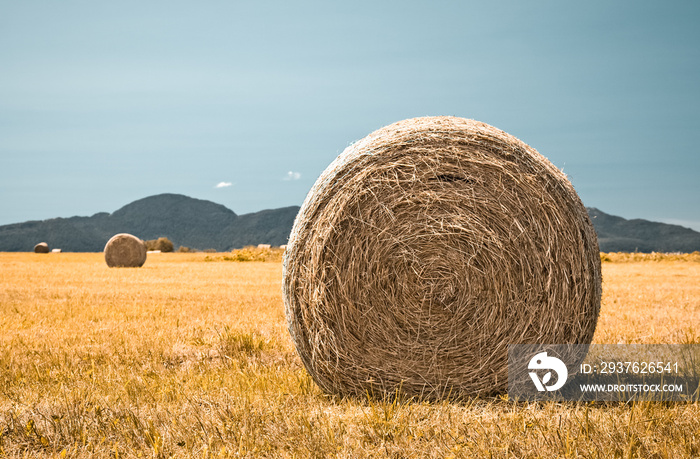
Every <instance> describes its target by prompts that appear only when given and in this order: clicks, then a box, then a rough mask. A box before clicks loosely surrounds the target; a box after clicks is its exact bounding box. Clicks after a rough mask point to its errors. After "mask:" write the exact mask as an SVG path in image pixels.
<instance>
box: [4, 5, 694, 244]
mask: <svg viewBox="0 0 700 459" xmlns="http://www.w3.org/2000/svg"><path fill="white" fill-rule="evenodd" d="M698 24H700V2H697V1H684V2H669V1H664V2H660V1H658V0H657V1H653V2H644V1H628V2H619V1H609V0H606V1H588V2H561V1H546V2H545V1H527V2H524V1H510V2H467V1H442V2H440V1H431V2H410V1H406V0H403V1H385V2H382V1H379V0H374V1H352V2H330V1H318V2H290V1H275V2H271V1H249V2H238V1H233V0H228V1H199V2H195V1H172V0H168V1H121V0H120V1H72V0H68V1H65V0H62V1H31V0H29V1H17V0H11V1H6V0H0V224H7V223H14V222H20V221H24V220H29V219H46V218H52V217H59V216H60V217H69V216H73V215H91V214H93V213H96V212H99V211H107V212H113V211H115V210H116V209H118V208H119V207H121V206H123V205H125V204H127V203H129V202H131V201H133V200H135V199H139V198H143V197H146V196H150V195H153V194H159V193H182V194H186V195H188V196H192V197H195V198H200V199H209V200H212V201H214V202H217V203H221V204H224V205H225V206H227V207H229V208H230V209H232V210H234V211H235V212H236V213H239V214H240V213H247V212H254V211H258V210H262V209H266V208H274V207H282V206H288V205H300V204H301V203H302V201H303V199H304V197H305V196H306V193H307V192H308V190H309V189H310V188H311V185H312V184H313V182H314V181H315V180H316V178H317V177H318V175H319V174H320V172H321V171H322V170H323V169H325V168H326V166H327V165H328V164H329V163H330V162H331V161H332V160H333V159H334V158H335V157H336V156H337V155H338V154H339V153H340V152H341V151H342V150H343V149H344V148H345V147H346V146H347V145H348V144H350V143H351V142H353V141H355V140H357V139H359V138H362V137H364V136H365V135H367V134H368V133H370V132H371V131H374V130H375V129H378V128H380V127H382V126H384V125H387V124H389V123H392V122H395V121H399V120H402V119H405V118H411V117H415V116H426V115H456V116H461V117H465V118H473V119H477V120H480V121H483V122H486V123H489V124H491V125H493V126H495V127H497V128H499V129H502V130H504V131H506V132H508V133H510V134H512V135H514V136H516V137H518V138H520V139H521V140H523V141H524V142H526V143H528V144H529V145H531V146H533V147H534V148H536V149H537V150H538V151H539V152H540V153H542V154H543V155H544V156H546V157H548V158H549V159H550V160H551V161H552V162H553V163H554V164H555V165H556V166H557V167H559V168H562V169H563V170H564V172H565V173H567V174H568V176H569V178H570V180H571V181H572V183H573V184H574V187H575V188H576V189H577V191H578V192H579V194H580V195H581V198H582V200H583V202H584V204H586V205H587V206H594V207H598V208H600V209H601V210H603V211H605V212H608V213H612V214H616V215H621V216H623V217H626V218H634V217H639V218H646V219H651V220H659V221H666V222H674V223H679V224H682V225H684V226H689V227H693V228H695V229H697V230H700V205H699V198H700V180H699V177H700V174H699V173H700V154H699V153H700V148H699V147H698V143H697V142H698V140H697V139H698V133H699V132H700V129H699V128H700V108H699V107H700V27H699V26H698Z"/></svg>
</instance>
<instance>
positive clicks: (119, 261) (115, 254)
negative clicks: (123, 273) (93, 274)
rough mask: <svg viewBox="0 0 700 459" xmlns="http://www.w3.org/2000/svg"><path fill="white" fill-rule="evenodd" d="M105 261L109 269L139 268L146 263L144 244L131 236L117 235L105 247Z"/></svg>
mask: <svg viewBox="0 0 700 459" xmlns="http://www.w3.org/2000/svg"><path fill="white" fill-rule="evenodd" d="M105 261H106V262H107V266H109V267H110V268H139V267H141V266H143V264H144V263H145V262H146V244H144V242H143V241H142V240H141V239H139V238H137V237H136V236H132V235H131V234H126V233H120V234H117V235H115V236H113V237H112V239H110V240H109V241H107V245H105Z"/></svg>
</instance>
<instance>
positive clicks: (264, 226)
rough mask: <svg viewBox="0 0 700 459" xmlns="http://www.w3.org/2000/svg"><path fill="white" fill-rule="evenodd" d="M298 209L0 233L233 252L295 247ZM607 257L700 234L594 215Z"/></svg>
mask: <svg viewBox="0 0 700 459" xmlns="http://www.w3.org/2000/svg"><path fill="white" fill-rule="evenodd" d="M298 211H299V207H298V206H291V207H283V208H279V209H270V210H263V211H260V212H255V213H250V214H244V215H236V213H234V212H233V211H232V210H230V209H228V208H227V207H225V206H223V205H221V204H216V203H213V202H211V201H205V200H201V199H194V198H190V197H188V196H184V195H180V194H160V195H156V196H150V197H147V198H144V199H140V200H138V201H134V202H132V203H130V204H127V205H126V206H124V207H122V208H121V209H119V210H117V211H115V212H113V213H111V214H109V213H106V212H101V213H97V214H95V215H93V216H91V217H70V218H52V219H49V220H43V221H28V222H24V223H14V224H11V225H4V226H0V251H4V252H22V251H31V250H32V249H33V247H34V245H35V244H37V243H38V242H42V241H44V242H47V243H48V244H49V247H51V248H54V247H58V248H61V249H62V250H63V251H67V252H100V251H102V250H103V249H104V246H105V244H106V243H107V241H108V240H109V238H110V237H112V236H113V235H115V234H117V233H130V234H134V235H136V236H138V237H140V238H141V239H144V240H147V239H156V238H158V237H167V238H168V239H170V240H171V241H172V242H173V244H174V245H175V247H179V246H186V247H190V248H195V249H200V250H204V249H215V250H217V251H229V250H232V249H235V248H240V247H244V246H247V245H257V244H271V245H281V244H286V243H287V238H288V236H289V232H290V230H291V228H292V225H293V224H294V218H295V217H296V214H297V212H298ZM588 213H589V215H590V216H591V220H592V222H593V226H594V227H595V229H596V232H597V233H598V242H599V244H600V250H601V251H603V252H633V251H639V252H652V251H653V252H692V251H695V250H700V233H699V232H697V231H693V230H691V229H688V228H684V227H682V226H678V225H669V224H665V223H658V222H651V221H647V220H641V219H634V220H626V219H624V218H621V217H616V216H614V215H609V214H606V213H605V212H602V211H600V210H598V209H596V208H592V207H591V208H588Z"/></svg>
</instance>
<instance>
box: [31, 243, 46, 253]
mask: <svg viewBox="0 0 700 459" xmlns="http://www.w3.org/2000/svg"><path fill="white" fill-rule="evenodd" d="M34 253H49V245H48V244H47V243H46V242H40V243H38V244H37V245H35V246H34Z"/></svg>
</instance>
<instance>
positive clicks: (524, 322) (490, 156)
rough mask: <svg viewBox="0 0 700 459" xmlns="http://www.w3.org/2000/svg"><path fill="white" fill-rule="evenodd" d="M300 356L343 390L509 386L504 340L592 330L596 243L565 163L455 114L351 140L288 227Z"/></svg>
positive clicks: (549, 339) (428, 394) (582, 337)
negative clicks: (561, 168) (557, 163)
mask: <svg viewBox="0 0 700 459" xmlns="http://www.w3.org/2000/svg"><path fill="white" fill-rule="evenodd" d="M283 292H284V301H285V312H286V316H287V322H288V327H289V331H290V333H291V335H292V339H293V341H294V344H295V346H296V348H297V351H298V353H299V355H300V356H301V359H302V361H303V363H304V365H305V366H306V368H307V370H308V371H309V373H310V374H311V376H312V377H313V379H314V380H315V381H316V383H318V385H319V386H321V388H323V389H324V390H325V391H327V392H329V393H333V394H338V395H341V396H360V397H364V396H366V394H369V395H370V396H375V397H385V396H391V395H393V394H394V393H396V391H397V390H400V392H401V393H402V394H404V395H408V396H416V397H419V398H427V399H440V398H462V397H466V396H472V395H475V394H482V395H486V394H493V393H498V392H503V391H505V390H506V388H507V379H508V372H507V350H508V345H509V344H515V343H588V342H590V340H591V339H592V337H593V333H594V331H595V326H596V322H597V318H598V312H599V308H600V296H601V273H600V257H599V252H598V242H597V238H596V234H595V231H594V229H593V226H592V225H591V222H590V220H589V218H588V214H587V213H586V210H585V208H584V206H583V204H582V203H581V201H580V199H579V197H578V195H577V194H576V192H575V191H574V189H573V187H572V186H571V184H570V183H569V181H568V180H567V179H566V176H565V175H564V174H563V173H562V172H561V171H559V170H558V169H557V168H556V167H554V166H553V165H552V164H551V163H550V162H549V161H548V160H547V159H546V158H545V157H543V156H542V155H540V154H539V153H538V152H537V151H535V150H534V149H533V148H531V147H529V146H527V145H526V144H524V143H523V142H521V141H519V140H518V139H516V138H514V137H512V136H510V135H508V134H506V133H505V132H502V131H500V130H498V129H496V128H494V127H491V126H489V125H487V124H484V123H480V122H477V121H473V120H466V119H462V118H455V117H427V118H415V119H409V120H405V121H401V122H398V123H395V124H392V125H390V126H387V127H384V128H382V129H380V130H378V131H375V132H373V133H372V134H370V135H369V136H367V137H366V138H364V139H362V140H360V141H358V142H357V143H355V144H353V145H351V146H350V147H348V148H347V149H346V150H345V151H344V152H343V153H342V154H341V155H340V156H339V157H338V158H337V159H336V160H335V161H334V162H333V163H332V164H331V165H330V166H329V167H328V168H327V169H326V170H325V171H324V172H323V173H322V174H321V176H320V177H319V179H318V180H317V182H316V183H315V184H314V186H313V188H312V189H311V191H310V192H309V194H308V196H307V197H306V200H305V202H304V204H303V205H302V208H301V210H300V211H299V214H298V215H297V218H296V221H295V223H294V227H293V229H292V232H291V235H290V238H289V243H288V244H287V250H286V252H285V257H284V283H283Z"/></svg>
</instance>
